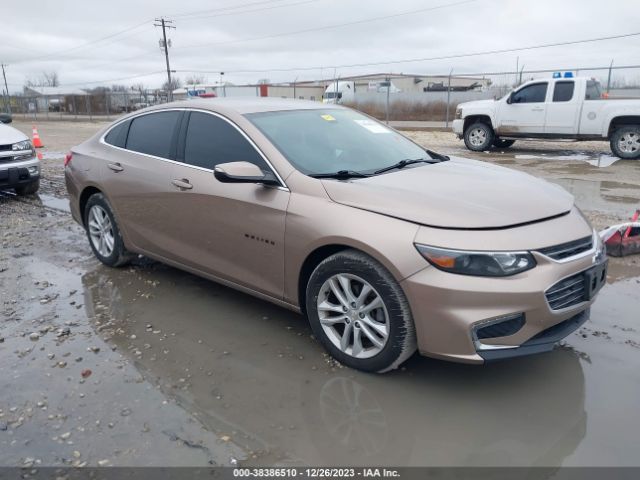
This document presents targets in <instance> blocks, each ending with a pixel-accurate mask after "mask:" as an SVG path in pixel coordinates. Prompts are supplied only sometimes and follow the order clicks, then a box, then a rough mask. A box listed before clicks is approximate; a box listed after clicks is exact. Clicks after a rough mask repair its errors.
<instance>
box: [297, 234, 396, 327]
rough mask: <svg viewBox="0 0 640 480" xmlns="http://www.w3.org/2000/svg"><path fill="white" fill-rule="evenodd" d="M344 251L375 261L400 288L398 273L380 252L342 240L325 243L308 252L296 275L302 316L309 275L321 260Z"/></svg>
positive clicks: (304, 308)
mask: <svg viewBox="0 0 640 480" xmlns="http://www.w3.org/2000/svg"><path fill="white" fill-rule="evenodd" d="M345 250H354V251H357V252H360V253H363V254H365V255H367V256H369V257H371V258H373V259H374V260H375V261H377V262H379V263H380V264H381V265H382V266H383V267H384V268H386V269H387V271H388V272H389V273H390V274H391V276H392V277H393V278H394V279H395V280H396V281H397V282H398V285H399V286H400V288H402V286H401V285H400V282H401V280H402V278H399V272H398V271H397V269H396V268H395V267H394V265H393V263H392V262H391V261H389V259H387V258H385V257H384V256H383V255H382V254H381V253H380V252H377V251H372V250H371V248H367V246H365V245H359V244H358V243H357V242H350V241H345V240H344V239H343V240H342V241H336V242H332V243H327V244H324V245H320V246H317V247H316V248H314V249H313V250H312V251H310V252H309V253H308V254H307V256H306V257H305V259H304V261H303V262H302V264H301V265H300V269H299V273H298V291H297V300H298V305H299V307H300V311H301V312H302V313H303V314H304V315H306V313H307V312H306V297H307V283H308V282H309V278H311V274H312V273H313V271H314V270H315V269H316V267H317V266H318V265H320V263H321V262H322V261H323V260H325V259H326V258H328V257H330V256H331V255H334V254H336V253H338V252H342V251H345Z"/></svg>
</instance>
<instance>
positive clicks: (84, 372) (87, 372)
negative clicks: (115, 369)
mask: <svg viewBox="0 0 640 480" xmlns="http://www.w3.org/2000/svg"><path fill="white" fill-rule="evenodd" d="M91 373H92V372H91V370H89V369H88V368H87V369H86V370H82V373H81V374H80V375H82V378H88V377H90V376H91Z"/></svg>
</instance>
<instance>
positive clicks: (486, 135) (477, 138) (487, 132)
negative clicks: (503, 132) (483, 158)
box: [464, 122, 495, 152]
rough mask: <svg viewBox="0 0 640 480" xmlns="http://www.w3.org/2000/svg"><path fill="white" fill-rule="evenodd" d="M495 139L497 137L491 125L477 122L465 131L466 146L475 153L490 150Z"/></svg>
mask: <svg viewBox="0 0 640 480" xmlns="http://www.w3.org/2000/svg"><path fill="white" fill-rule="evenodd" d="M494 138H495V135H494V133H493V128H491V125H487V124H486V123H482V122H476V123H474V124H472V125H470V126H468V127H467V128H466V129H465V131H464V144H465V145H466V146H467V148H468V149H469V150H473V151H474V152H484V151H485V150H489V148H491V145H492V144H493V140H494Z"/></svg>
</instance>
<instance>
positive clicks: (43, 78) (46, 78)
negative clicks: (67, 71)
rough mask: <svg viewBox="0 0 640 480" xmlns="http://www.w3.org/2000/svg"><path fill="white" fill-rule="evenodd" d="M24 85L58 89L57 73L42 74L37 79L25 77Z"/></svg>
mask: <svg viewBox="0 0 640 480" xmlns="http://www.w3.org/2000/svg"><path fill="white" fill-rule="evenodd" d="M24 85H25V86H26V87H59V86H60V77H59V76H58V72H42V75H40V76H39V77H36V78H32V77H27V78H26V80H25V82H24Z"/></svg>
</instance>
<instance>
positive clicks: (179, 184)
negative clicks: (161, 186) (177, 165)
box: [171, 178, 193, 190]
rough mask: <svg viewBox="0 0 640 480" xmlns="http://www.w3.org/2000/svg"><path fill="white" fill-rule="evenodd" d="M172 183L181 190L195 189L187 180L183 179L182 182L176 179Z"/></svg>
mask: <svg viewBox="0 0 640 480" xmlns="http://www.w3.org/2000/svg"><path fill="white" fill-rule="evenodd" d="M171 183H172V184H173V185H174V186H176V187H178V188H179V189H181V190H191V189H192V188H193V185H191V184H190V183H189V180H188V179H186V178H183V179H180V180H179V179H177V178H174V179H173V180H171Z"/></svg>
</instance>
